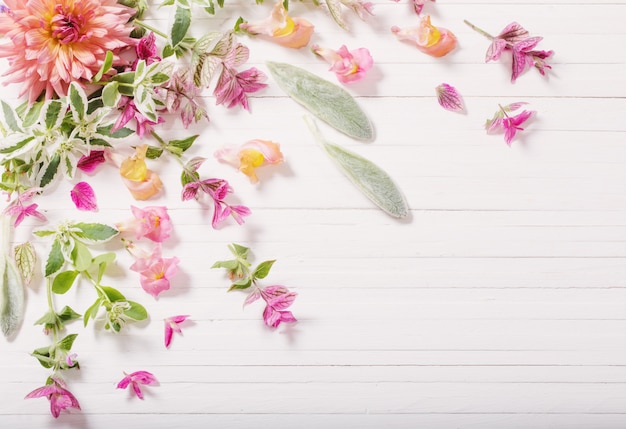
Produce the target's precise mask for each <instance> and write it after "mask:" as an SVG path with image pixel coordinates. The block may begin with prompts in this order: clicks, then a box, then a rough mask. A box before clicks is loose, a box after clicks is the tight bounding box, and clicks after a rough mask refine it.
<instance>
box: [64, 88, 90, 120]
mask: <svg viewBox="0 0 626 429" xmlns="http://www.w3.org/2000/svg"><path fill="white" fill-rule="evenodd" d="M68 98H69V101H70V108H71V110H72V117H73V118H74V121H77V122H78V121H81V120H82V119H83V118H84V117H85V114H86V113H87V96H86V95H85V92H84V91H83V90H82V88H81V87H79V86H78V84H77V83H76V82H72V83H71V84H70V87H69V89H68Z"/></svg>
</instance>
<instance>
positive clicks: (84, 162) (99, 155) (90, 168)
mask: <svg viewBox="0 0 626 429" xmlns="http://www.w3.org/2000/svg"><path fill="white" fill-rule="evenodd" d="M103 162H105V157H104V151H103V150H92V151H91V152H89V154H88V155H83V156H82V157H81V158H80V159H79V160H78V164H77V167H78V168H79V169H80V170H82V171H84V172H85V173H92V172H94V171H95V169H96V168H97V167H98V165H100V164H102V163H103Z"/></svg>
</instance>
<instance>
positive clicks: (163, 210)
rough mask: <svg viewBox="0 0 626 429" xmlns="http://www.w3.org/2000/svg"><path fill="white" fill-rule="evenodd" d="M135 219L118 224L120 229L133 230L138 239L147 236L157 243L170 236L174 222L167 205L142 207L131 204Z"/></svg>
mask: <svg viewBox="0 0 626 429" xmlns="http://www.w3.org/2000/svg"><path fill="white" fill-rule="evenodd" d="M130 210H131V212H132V213H133V216H135V219H132V220H130V221H126V222H121V223H118V224H117V225H116V227H117V229H118V230H120V231H132V232H133V233H134V234H135V237H136V238H137V240H140V239H141V238H143V237H146V238H148V239H150V240H152V241H155V242H157V243H162V242H163V241H165V240H167V239H168V238H169V237H170V234H171V232H172V222H171V219H170V216H169V214H168V213H167V207H165V206H148V207H144V208H143V209H140V208H138V207H135V206H130Z"/></svg>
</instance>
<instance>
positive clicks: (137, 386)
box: [117, 371, 159, 399]
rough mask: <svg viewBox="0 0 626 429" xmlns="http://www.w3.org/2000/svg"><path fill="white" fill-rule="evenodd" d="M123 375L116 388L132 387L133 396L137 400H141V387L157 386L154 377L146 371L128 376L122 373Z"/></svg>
mask: <svg viewBox="0 0 626 429" xmlns="http://www.w3.org/2000/svg"><path fill="white" fill-rule="evenodd" d="M124 375H125V377H124V378H122V379H121V380H120V382H119V383H117V388H118V389H126V388H127V387H128V386H132V387H133V391H134V392H135V395H137V397H138V398H139V399H143V392H142V391H141V385H146V386H153V385H157V384H159V382H158V380H157V379H156V377H155V376H154V375H153V374H152V373H150V372H148V371H136V372H133V373H130V374H126V373H124Z"/></svg>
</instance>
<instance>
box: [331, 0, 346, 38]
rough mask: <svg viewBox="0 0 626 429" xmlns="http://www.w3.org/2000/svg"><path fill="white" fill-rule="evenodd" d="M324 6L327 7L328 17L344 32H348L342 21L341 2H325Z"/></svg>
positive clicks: (337, 0)
mask: <svg viewBox="0 0 626 429" xmlns="http://www.w3.org/2000/svg"><path fill="white" fill-rule="evenodd" d="M326 6H328V11H329V12H330V16H332V17H333V19H334V20H335V22H336V23H337V24H338V25H339V26H340V27H341V28H343V29H344V30H346V31H348V26H347V25H346V22H345V21H344V20H343V17H342V13H341V12H342V11H341V1H339V0H326Z"/></svg>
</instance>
